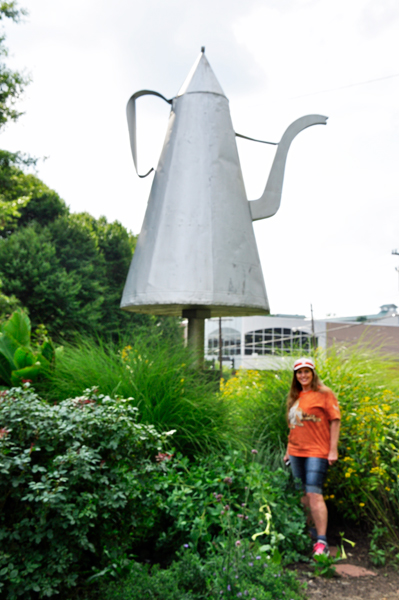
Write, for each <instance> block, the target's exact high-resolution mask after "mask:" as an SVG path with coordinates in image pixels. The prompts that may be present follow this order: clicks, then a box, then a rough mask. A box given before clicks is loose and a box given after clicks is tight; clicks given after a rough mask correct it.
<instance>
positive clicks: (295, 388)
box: [287, 369, 328, 415]
mask: <svg viewBox="0 0 399 600" xmlns="http://www.w3.org/2000/svg"><path fill="white" fill-rule="evenodd" d="M311 371H312V373H313V378H312V383H311V384H310V389H311V390H312V391H313V392H326V391H327V390H328V388H327V387H326V386H325V385H324V384H323V382H322V380H321V379H320V377H319V376H318V374H317V373H316V371H314V370H313V369H311ZM301 391H302V385H301V384H300V383H299V381H298V379H297V378H296V371H294V374H293V376H292V382H291V387H290V391H289V393H288V397H287V415H288V413H289V412H290V409H291V407H292V406H293V405H294V404H295V402H296V401H297V400H298V398H299V392H301Z"/></svg>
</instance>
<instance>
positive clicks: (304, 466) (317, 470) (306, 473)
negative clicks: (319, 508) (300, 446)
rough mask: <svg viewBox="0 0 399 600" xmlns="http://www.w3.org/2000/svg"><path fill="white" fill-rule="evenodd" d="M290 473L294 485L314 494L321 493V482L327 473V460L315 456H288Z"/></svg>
mask: <svg viewBox="0 0 399 600" xmlns="http://www.w3.org/2000/svg"><path fill="white" fill-rule="evenodd" d="M290 461H291V469H292V474H293V476H294V478H295V479H297V480H298V479H299V480H300V481H296V482H295V483H296V487H297V489H299V490H304V491H305V492H313V493H314V494H322V493H323V483H324V480H325V478H326V475H327V469H328V460H327V459H326V458H317V457H315V456H309V457H305V456H290Z"/></svg>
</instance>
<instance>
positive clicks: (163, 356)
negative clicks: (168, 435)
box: [46, 335, 233, 454]
mask: <svg viewBox="0 0 399 600" xmlns="http://www.w3.org/2000/svg"><path fill="white" fill-rule="evenodd" d="M93 384H95V385H97V386H98V388H99V390H100V392H101V393H103V394H108V395H110V396H112V397H114V396H115V395H118V396H120V397H122V398H130V400H129V402H130V403H131V405H132V406H136V407H137V408H138V409H139V419H140V421H141V422H144V423H151V424H153V425H154V426H155V427H156V428H158V429H160V430H164V429H166V430H168V429H176V430H177V432H176V435H175V437H174V444H175V445H176V447H177V448H178V449H179V450H180V451H182V452H184V453H190V454H192V453H193V452H194V451H195V452H209V451H212V450H213V449H214V448H215V447H220V446H221V445H223V444H224V443H225V442H226V440H227V439H229V438H230V437H232V436H233V430H232V428H231V427H230V421H229V411H228V407H227V406H226V403H225V402H224V401H223V399H222V398H220V397H218V395H217V394H216V393H215V383H214V382H212V381H210V380H209V378H207V377H206V376H205V374H204V373H201V372H199V371H198V370H197V369H195V368H194V367H193V358H192V355H191V354H190V352H189V351H188V350H187V348H184V347H183V344H171V343H170V342H169V341H168V340H165V339H163V338H161V337H160V336H148V335H147V336H145V335H141V336H137V337H136V338H135V339H134V340H132V341H131V342H130V343H129V344H128V343H127V342H123V343H121V344H113V343H108V344H105V343H103V342H101V341H94V340H93V339H89V338H87V339H82V340H81V341H80V342H77V343H76V344H73V345H72V344H66V345H65V346H64V351H63V354H62V357H61V358H60V360H58V361H57V364H56V368H55V370H54V372H53V374H52V376H51V378H50V380H49V383H48V387H47V392H46V396H47V397H48V398H49V399H51V400H62V399H65V398H68V397H71V396H77V395H79V394H81V393H82V390H84V389H85V388H88V387H90V386H92V385H93ZM46 385H47V384H46Z"/></svg>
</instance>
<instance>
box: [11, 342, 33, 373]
mask: <svg viewBox="0 0 399 600" xmlns="http://www.w3.org/2000/svg"><path fill="white" fill-rule="evenodd" d="M35 362H36V361H35V356H34V354H33V353H32V352H31V351H30V350H29V348H23V347H22V346H21V347H20V348H17V349H16V350H15V353H14V363H15V366H16V367H17V368H18V369H23V368H25V367H31V366H32V365H33V364H34V363H35Z"/></svg>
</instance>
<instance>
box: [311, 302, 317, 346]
mask: <svg viewBox="0 0 399 600" xmlns="http://www.w3.org/2000/svg"><path fill="white" fill-rule="evenodd" d="M310 314H311V317H312V346H313V352H316V336H315V333H314V319H313V306H312V305H310Z"/></svg>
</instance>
